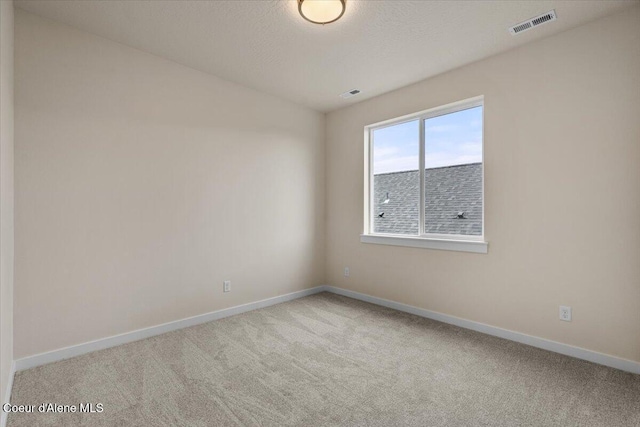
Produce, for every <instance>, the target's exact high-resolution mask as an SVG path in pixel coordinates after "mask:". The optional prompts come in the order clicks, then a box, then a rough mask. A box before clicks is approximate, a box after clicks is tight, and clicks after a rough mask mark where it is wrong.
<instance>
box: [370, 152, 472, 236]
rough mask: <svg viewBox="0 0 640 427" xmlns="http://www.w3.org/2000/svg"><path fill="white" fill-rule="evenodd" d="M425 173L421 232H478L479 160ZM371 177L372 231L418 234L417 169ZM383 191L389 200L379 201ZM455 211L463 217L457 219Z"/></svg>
mask: <svg viewBox="0 0 640 427" xmlns="http://www.w3.org/2000/svg"><path fill="white" fill-rule="evenodd" d="M425 172H426V174H425V208H426V209H425V215H426V218H425V232H426V233H437V234H464V235H475V236H478V235H482V163H470V164H466V165H456V166H445V167H439V168H432V169H426V171H425ZM373 179H374V181H373V185H374V187H373V188H374V232H376V233H390V234H418V221H419V216H420V212H419V210H418V206H419V204H420V184H419V182H418V181H419V180H420V177H419V174H418V171H417V170H414V171H405V172H392V173H385V174H378V175H374V178H373ZM387 193H388V195H389V196H388V198H389V202H388V203H383V202H384V201H385V199H386V198H387ZM383 212H384V215H383V216H382V217H380V216H379V215H380V214H381V213H383ZM459 212H464V218H458V213H459Z"/></svg>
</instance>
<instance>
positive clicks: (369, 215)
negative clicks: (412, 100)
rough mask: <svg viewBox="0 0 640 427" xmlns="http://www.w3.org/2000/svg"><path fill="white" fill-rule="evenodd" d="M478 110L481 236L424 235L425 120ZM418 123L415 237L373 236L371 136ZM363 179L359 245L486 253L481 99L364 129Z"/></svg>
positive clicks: (391, 120) (482, 98) (398, 235)
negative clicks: (376, 132) (417, 211)
mask: <svg viewBox="0 0 640 427" xmlns="http://www.w3.org/2000/svg"><path fill="white" fill-rule="evenodd" d="M480 106H482V235H480V236H467V235H459V234H433V233H425V232H424V226H425V224H424V223H425V175H426V174H425V172H424V170H425V156H424V154H425V153H424V150H425V130H424V123H425V120H427V119H431V118H434V117H438V116H443V115H445V114H451V113H456V112H458V111H463V110H468V109H470V108H475V107H480ZM415 120H419V124H420V144H419V151H418V156H419V165H418V167H419V170H420V219H419V231H418V233H419V234H418V235H415V236H411V235H404V234H386V233H374V231H373V225H374V218H375V217H374V212H373V208H374V203H373V199H374V194H373V191H374V189H373V132H374V131H376V130H379V129H383V128H386V127H389V126H395V125H399V124H402V123H406V122H411V121H415ZM364 142H365V165H364V171H365V177H364V183H365V185H364V187H365V188H364V230H363V233H362V235H361V236H360V241H361V242H362V243H375V244H382V245H392V246H409V247H416V248H428V249H442V250H451V251H462V252H475V253H487V252H488V246H489V244H488V242H487V241H486V239H485V235H484V232H485V231H484V211H485V209H484V207H485V203H484V96H476V97H474V98H469V99H465V100H462V101H458V102H453V103H451V104H447V105H443V106H440V107H436V108H430V109H428V110H424V111H420V112H418V113H414V114H408V115H406V116H402V117H397V118H395V119H390V120H385V121H383V122H378V123H374V124H371V125H369V126H365V128H364Z"/></svg>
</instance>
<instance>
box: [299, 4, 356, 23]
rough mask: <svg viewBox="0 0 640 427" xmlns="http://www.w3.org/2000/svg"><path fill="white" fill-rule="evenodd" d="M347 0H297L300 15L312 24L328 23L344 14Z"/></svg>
mask: <svg viewBox="0 0 640 427" xmlns="http://www.w3.org/2000/svg"><path fill="white" fill-rule="evenodd" d="M346 2H347V0H298V11H299V12H300V15H301V16H302V17H303V18H304V19H306V20H307V21H309V22H312V23H314V24H322V25H324V24H330V23H332V22H335V21H337V20H338V19H340V18H341V17H342V15H344V11H345V9H346Z"/></svg>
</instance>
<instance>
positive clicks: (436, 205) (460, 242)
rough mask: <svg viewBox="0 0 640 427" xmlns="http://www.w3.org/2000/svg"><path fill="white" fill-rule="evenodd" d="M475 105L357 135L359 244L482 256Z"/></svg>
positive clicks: (479, 128) (479, 122)
mask: <svg viewBox="0 0 640 427" xmlns="http://www.w3.org/2000/svg"><path fill="white" fill-rule="evenodd" d="M483 110H484V104H483V98H482V97H478V98H473V99H470V100H465V101H461V102H457V103H454V104H450V105H445V106H443V107H439V108H435V109H431V110H428V111H424V112H421V113H416V114H412V115H410V116H405V117H401V118H398V119H394V120H389V121H386V122H383V123H378V124H374V125H371V126H367V127H366V128H365V131H366V132H365V135H366V140H367V141H366V148H367V149H366V152H367V153H366V156H367V159H366V164H367V166H368V171H367V175H368V179H367V185H366V187H367V188H366V197H365V201H366V207H365V212H366V214H365V232H364V234H363V235H362V239H361V240H362V241H363V242H365V243H382V244H392V245H401V246H418V247H428V248H436V249H450V250H462V251H470V252H483V253H486V252H487V244H486V242H484V233H483V222H484V218H483V202H484V200H483V191H484V188H483V175H484V174H483Z"/></svg>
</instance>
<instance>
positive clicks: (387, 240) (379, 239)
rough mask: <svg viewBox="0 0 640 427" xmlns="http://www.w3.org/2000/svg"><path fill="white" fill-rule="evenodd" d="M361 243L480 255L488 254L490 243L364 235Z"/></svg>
mask: <svg viewBox="0 0 640 427" xmlns="http://www.w3.org/2000/svg"><path fill="white" fill-rule="evenodd" d="M360 242H362V243H374V244H377V245H391V246H407V247H410V248H425V249H440V250H444V251H458V252H474V253H478V254H486V253H487V252H488V250H489V243H487V242H484V241H480V240H455V239H435V238H429V237H409V236H385V235H381V234H362V235H360Z"/></svg>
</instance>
